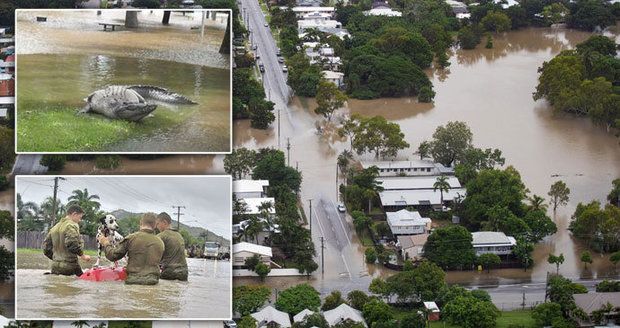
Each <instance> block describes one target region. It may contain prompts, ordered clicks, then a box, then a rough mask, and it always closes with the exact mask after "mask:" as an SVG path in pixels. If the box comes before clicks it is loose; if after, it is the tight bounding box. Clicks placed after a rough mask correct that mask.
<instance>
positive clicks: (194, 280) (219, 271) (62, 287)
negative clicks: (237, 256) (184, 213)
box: [16, 254, 231, 318]
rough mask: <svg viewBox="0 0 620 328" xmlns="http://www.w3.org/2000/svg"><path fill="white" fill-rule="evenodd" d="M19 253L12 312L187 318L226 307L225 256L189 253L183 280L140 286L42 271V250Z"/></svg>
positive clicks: (227, 310)
mask: <svg viewBox="0 0 620 328" xmlns="http://www.w3.org/2000/svg"><path fill="white" fill-rule="evenodd" d="M19 257H20V264H19V265H18V268H17V272H16V276H17V283H16V285H17V288H18V289H19V290H20V294H19V302H18V303H17V312H18V313H19V316H21V317H24V318H63V317H64V318H76V317H82V318H192V317H193V316H195V315H196V314H197V313H200V317H201V318H208V317H210V318H217V317H227V316H228V315H225V314H227V313H230V291H229V288H230V276H231V272H230V270H231V265H230V261H213V260H205V259H195V258H190V259H187V262H188V268H189V279H188V281H187V282H180V281H174V280H172V281H170V280H160V281H159V284H157V285H154V286H142V285H125V284H124V283H122V282H118V281H105V282H96V283H95V282H92V281H85V280H79V279H77V278H76V277H71V276H59V275H49V274H48V275H46V274H45V272H49V269H45V267H46V266H47V265H48V262H49V261H48V260H47V259H46V258H45V257H44V256H43V254H28V255H23V254H20V255H19ZM24 257H27V258H24ZM22 259H23V261H22ZM106 264H107V263H106ZM205 295H217V297H205ZM20 304H22V305H20ZM23 304H39V305H38V306H24V305H23Z"/></svg>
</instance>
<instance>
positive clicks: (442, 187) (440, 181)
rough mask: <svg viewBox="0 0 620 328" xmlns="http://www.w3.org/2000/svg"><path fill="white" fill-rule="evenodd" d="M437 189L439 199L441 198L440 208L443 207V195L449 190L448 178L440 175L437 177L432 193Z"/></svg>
mask: <svg viewBox="0 0 620 328" xmlns="http://www.w3.org/2000/svg"><path fill="white" fill-rule="evenodd" d="M437 189H439V193H440V197H441V206H442V207H443V193H444V191H445V192H448V191H449V190H450V184H449V183H448V177H446V176H445V175H442V176H440V177H437V181H435V183H434V184H433V191H437Z"/></svg>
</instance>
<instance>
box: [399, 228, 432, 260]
mask: <svg viewBox="0 0 620 328" xmlns="http://www.w3.org/2000/svg"><path fill="white" fill-rule="evenodd" d="M428 236H429V234H428V233H424V234H421V235H403V236H398V237H397V238H396V239H397V240H398V242H397V243H396V247H397V248H398V249H400V251H401V255H402V257H403V258H404V259H406V260H412V261H420V260H422V257H423V256H424V245H425V244H426V241H427V240H428Z"/></svg>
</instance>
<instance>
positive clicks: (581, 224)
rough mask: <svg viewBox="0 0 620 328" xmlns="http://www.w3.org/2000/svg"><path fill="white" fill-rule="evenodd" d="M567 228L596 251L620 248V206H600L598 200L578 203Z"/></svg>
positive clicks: (609, 250)
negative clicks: (619, 236) (619, 237)
mask: <svg viewBox="0 0 620 328" xmlns="http://www.w3.org/2000/svg"><path fill="white" fill-rule="evenodd" d="M569 229H570V231H571V232H572V233H573V236H575V237H576V238H578V239H581V240H583V241H585V242H586V243H587V245H588V246H589V247H591V248H592V249H594V250H596V251H598V252H603V253H610V252H615V251H618V250H620V240H619V239H618V235H619V234H620V208H618V207H616V206H613V205H611V204H608V205H606V206H604V207H601V204H600V203H599V202H598V201H593V202H591V203H589V204H582V203H579V205H577V209H576V210H575V213H574V214H573V217H572V221H571V223H570V226H569Z"/></svg>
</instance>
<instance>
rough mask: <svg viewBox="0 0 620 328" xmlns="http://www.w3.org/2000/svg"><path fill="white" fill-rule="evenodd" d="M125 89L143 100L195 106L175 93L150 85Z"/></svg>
mask: <svg viewBox="0 0 620 328" xmlns="http://www.w3.org/2000/svg"><path fill="white" fill-rule="evenodd" d="M127 89H131V90H133V91H135V92H137V93H138V94H140V95H141V96H142V97H143V98H144V99H147V100H148V99H151V100H157V101H161V102H164V103H170V104H184V105H195V104H197V103H196V102H195V101H193V100H191V99H189V98H187V97H185V96H183V95H180V94H178V93H176V92H172V91H170V90H168V89H165V88H162V87H156V86H152V85H132V86H129V87H127Z"/></svg>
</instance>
